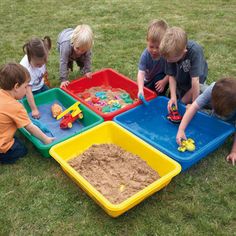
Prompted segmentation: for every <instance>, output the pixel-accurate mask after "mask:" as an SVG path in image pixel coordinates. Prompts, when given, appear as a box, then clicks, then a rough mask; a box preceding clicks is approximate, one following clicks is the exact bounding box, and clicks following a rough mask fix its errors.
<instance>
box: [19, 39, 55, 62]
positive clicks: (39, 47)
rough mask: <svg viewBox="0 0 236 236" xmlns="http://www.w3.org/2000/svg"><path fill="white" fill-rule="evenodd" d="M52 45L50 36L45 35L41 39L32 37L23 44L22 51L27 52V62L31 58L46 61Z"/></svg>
mask: <svg viewBox="0 0 236 236" xmlns="http://www.w3.org/2000/svg"><path fill="white" fill-rule="evenodd" d="M51 47H52V42H51V39H50V37H48V36H45V37H44V38H43V39H40V38H32V39H31V40H29V41H28V42H27V43H26V44H24V45H23V52H24V53H25V54H27V56H28V60H29V62H30V61H31V59H32V58H36V59H40V60H41V59H42V60H44V61H45V62H46V61H47V55H48V51H49V50H50V49H51Z"/></svg>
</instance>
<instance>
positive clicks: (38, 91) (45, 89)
mask: <svg viewBox="0 0 236 236" xmlns="http://www.w3.org/2000/svg"><path fill="white" fill-rule="evenodd" d="M47 90H48V86H47V85H46V84H44V85H43V87H42V88H41V89H39V90H36V91H33V92H32V93H33V94H34V95H35V94H38V93H42V92H44V91H47Z"/></svg>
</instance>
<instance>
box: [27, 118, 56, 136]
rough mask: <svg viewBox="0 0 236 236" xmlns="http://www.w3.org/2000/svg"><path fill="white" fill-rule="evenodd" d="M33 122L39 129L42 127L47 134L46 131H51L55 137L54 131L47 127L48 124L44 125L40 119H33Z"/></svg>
mask: <svg viewBox="0 0 236 236" xmlns="http://www.w3.org/2000/svg"><path fill="white" fill-rule="evenodd" d="M31 121H32V123H33V124H34V125H36V126H37V127H38V128H39V129H41V130H42V131H43V132H44V133H45V134H46V133H49V134H51V135H52V137H54V135H53V134H52V132H51V131H50V130H49V129H48V128H47V126H46V125H43V124H42V123H41V122H40V121H39V120H36V119H33V118H32V119H31Z"/></svg>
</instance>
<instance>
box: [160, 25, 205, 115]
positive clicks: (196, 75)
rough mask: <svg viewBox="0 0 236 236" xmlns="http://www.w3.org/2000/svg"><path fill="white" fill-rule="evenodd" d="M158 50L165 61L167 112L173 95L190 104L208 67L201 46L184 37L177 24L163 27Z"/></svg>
mask: <svg viewBox="0 0 236 236" xmlns="http://www.w3.org/2000/svg"><path fill="white" fill-rule="evenodd" d="M160 53H161V55H162V56H163V57H164V58H165V59H166V60H167V67H166V73H167V75H169V84H170V101H169V102H168V110H169V112H170V110H171V107H172V105H173V104H175V106H176V107H177V98H178V99H180V100H181V101H182V102H183V103H184V104H191V103H192V102H194V100H195V99H196V98H197V97H198V95H199V94H200V84H204V82H205V81H206V78H207V73H208V66H207V63H206V60H205V57H204V54H203V50H202V47H201V46H200V45H199V44H197V43H196V42H194V41H191V40H188V39H187V34H186V33H185V31H184V30H183V29H181V28H179V27H171V28H169V29H167V31H166V33H165V35H164V37H163V39H162V41H161V44H160Z"/></svg>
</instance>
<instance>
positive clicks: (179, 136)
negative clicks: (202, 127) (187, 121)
mask: <svg viewBox="0 0 236 236" xmlns="http://www.w3.org/2000/svg"><path fill="white" fill-rule="evenodd" d="M183 139H184V140H186V139H187V137H186V135H185V132H184V131H183V130H178V133H177V135H176V143H178V145H179V146H180V145H181V141H182V140H183Z"/></svg>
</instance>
